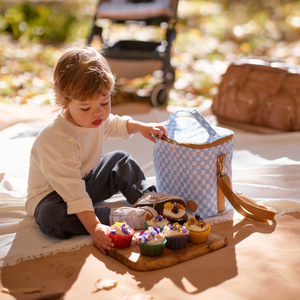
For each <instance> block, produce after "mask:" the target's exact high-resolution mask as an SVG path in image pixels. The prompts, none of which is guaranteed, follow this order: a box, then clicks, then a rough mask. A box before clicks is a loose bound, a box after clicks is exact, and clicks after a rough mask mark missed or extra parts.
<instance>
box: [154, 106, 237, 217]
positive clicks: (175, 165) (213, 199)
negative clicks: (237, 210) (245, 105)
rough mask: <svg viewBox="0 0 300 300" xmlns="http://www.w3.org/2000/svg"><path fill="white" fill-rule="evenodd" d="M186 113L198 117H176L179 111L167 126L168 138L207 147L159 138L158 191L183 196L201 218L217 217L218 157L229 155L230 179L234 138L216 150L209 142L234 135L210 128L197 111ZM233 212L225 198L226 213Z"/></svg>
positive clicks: (156, 151) (156, 157) (226, 168)
mask: <svg viewBox="0 0 300 300" xmlns="http://www.w3.org/2000/svg"><path fill="white" fill-rule="evenodd" d="M185 112H188V113H189V114H190V115H191V116H194V117H195V116H196V118H186V117H184V118H175V117H174V115H175V116H176V114H177V113H178V112H176V113H174V114H173V115H171V117H170V119H169V122H168V123H166V127H167V129H168V136H169V138H171V139H173V140H176V141H177V142H179V141H180V142H184V143H194V144H202V145H206V146H207V147H205V148H204V149H193V148H189V147H183V146H179V145H176V144H171V143H168V142H166V141H163V140H160V139H157V140H156V144H155V146H154V150H153V158H154V169H155V175H156V181H157V189H158V191H159V192H163V193H167V194H169V195H176V196H180V197H182V198H184V199H185V200H186V201H187V200H193V201H195V202H196V204H197V207H198V208H197V211H196V212H195V213H197V214H200V216H201V217H202V218H208V217H213V216H216V215H218V201H217V196H218V195H217V158H218V156H219V155H221V154H226V162H225V172H226V174H227V175H228V177H229V178H230V179H231V178H232V169H231V161H232V151H233V139H230V140H229V141H227V142H224V143H222V144H219V145H217V146H213V147H211V146H210V143H211V141H217V140H218V139H220V138H221V137H225V136H229V135H232V134H233V132H232V131H231V130H228V129H224V128H220V127H214V128H213V127H211V126H210V124H209V123H208V122H207V121H206V120H205V119H204V118H203V116H201V115H200V114H199V113H198V112H197V111H195V110H192V111H191V110H188V111H185ZM199 116H200V117H199ZM202 124H203V125H204V126H202ZM199 135H200V136H199ZM174 137H175V138H174ZM195 141H196V142H195ZM230 209H232V206H231V204H230V203H229V202H228V200H227V199H226V200H225V211H228V210H230Z"/></svg>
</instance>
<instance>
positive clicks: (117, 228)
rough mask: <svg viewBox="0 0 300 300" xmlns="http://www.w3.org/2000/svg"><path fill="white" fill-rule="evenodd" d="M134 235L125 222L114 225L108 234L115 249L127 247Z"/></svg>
mask: <svg viewBox="0 0 300 300" xmlns="http://www.w3.org/2000/svg"><path fill="white" fill-rule="evenodd" d="M133 235H134V230H133V229H132V228H131V227H130V226H129V225H127V224H126V223H125V222H116V223H114V224H113V225H112V226H111V227H110V230H109V232H108V236H109V237H110V238H111V239H112V242H113V243H114V245H115V247H116V248H125V247H129V246H130V244H131V241H132V237H133Z"/></svg>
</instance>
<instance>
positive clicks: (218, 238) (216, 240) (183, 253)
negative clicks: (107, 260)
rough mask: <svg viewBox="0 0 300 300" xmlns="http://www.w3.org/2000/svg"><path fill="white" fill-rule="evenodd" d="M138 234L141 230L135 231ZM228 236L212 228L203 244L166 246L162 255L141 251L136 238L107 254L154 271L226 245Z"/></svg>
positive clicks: (130, 266)
mask: <svg viewBox="0 0 300 300" xmlns="http://www.w3.org/2000/svg"><path fill="white" fill-rule="evenodd" d="M135 235H136V236H138V235H139V232H136V233H135ZM226 245H227V237H226V236H225V235H223V234H221V233H218V232H216V231H214V230H211V232H210V233H209V236H208V240H207V241H206V242H205V243H201V244H192V243H187V246H186V247H185V248H184V249H180V250H171V249H168V248H166V247H165V249H164V252H163V254H162V255H160V256H155V257H148V256H144V255H142V254H141V253H140V248H139V246H137V245H135V243H134V238H133V239H132V242H131V245H130V246H129V247H127V248H112V249H111V250H110V251H107V254H108V255H109V256H110V257H112V258H115V259H116V260H118V261H119V262H121V263H122V264H124V265H126V266H127V267H129V268H130V269H132V270H136V271H152V270H157V269H162V268H166V267H170V266H173V265H176V264H179V263H182V262H184V261H187V260H189V259H192V258H195V257H198V256H201V255H204V254H207V253H209V252H212V251H215V250H218V249H220V248H223V247H226Z"/></svg>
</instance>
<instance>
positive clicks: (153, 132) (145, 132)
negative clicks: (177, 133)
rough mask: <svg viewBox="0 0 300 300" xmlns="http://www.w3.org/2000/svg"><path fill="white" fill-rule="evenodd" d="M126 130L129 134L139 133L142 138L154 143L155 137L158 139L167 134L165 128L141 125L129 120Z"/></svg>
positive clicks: (149, 124) (154, 125)
mask: <svg viewBox="0 0 300 300" xmlns="http://www.w3.org/2000/svg"><path fill="white" fill-rule="evenodd" d="M127 130H128V133H129V134H132V133H136V132H139V133H140V134H141V135H142V136H144V137H145V138H147V139H148V140H150V141H152V142H154V143H155V141H156V140H155V137H154V136H158V137H159V138H160V139H161V138H162V136H163V135H164V134H165V135H167V134H168V131H167V128H166V127H165V126H163V125H161V124H156V123H143V122H138V121H134V120H129V121H128V123H127Z"/></svg>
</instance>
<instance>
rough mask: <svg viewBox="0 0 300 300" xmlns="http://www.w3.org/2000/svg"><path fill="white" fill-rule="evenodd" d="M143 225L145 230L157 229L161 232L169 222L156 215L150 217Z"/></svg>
mask: <svg viewBox="0 0 300 300" xmlns="http://www.w3.org/2000/svg"><path fill="white" fill-rule="evenodd" d="M144 224H145V228H146V229H148V227H158V228H159V229H160V231H162V230H163V228H164V226H165V225H167V224H169V220H168V219H166V218H164V216H162V215H158V216H156V217H154V216H153V217H150V218H149V219H148V220H147V221H145V223H144Z"/></svg>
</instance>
